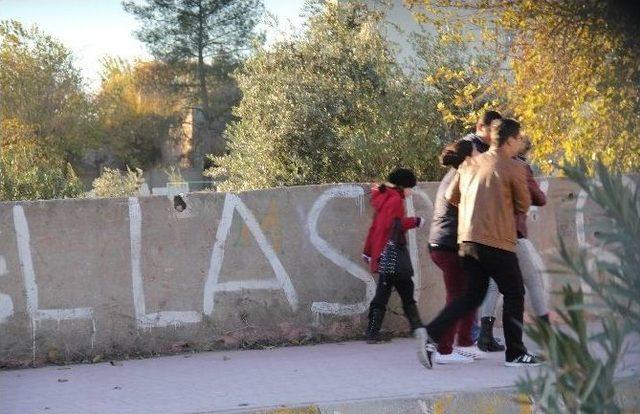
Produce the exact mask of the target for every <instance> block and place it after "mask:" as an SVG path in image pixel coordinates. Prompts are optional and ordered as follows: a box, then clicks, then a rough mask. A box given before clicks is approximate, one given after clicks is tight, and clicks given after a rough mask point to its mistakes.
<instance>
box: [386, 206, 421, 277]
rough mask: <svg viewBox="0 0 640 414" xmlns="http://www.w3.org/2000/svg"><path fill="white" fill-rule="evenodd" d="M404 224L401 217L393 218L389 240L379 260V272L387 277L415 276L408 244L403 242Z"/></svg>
mask: <svg viewBox="0 0 640 414" xmlns="http://www.w3.org/2000/svg"><path fill="white" fill-rule="evenodd" d="M402 239H403V237H402V224H401V222H400V219H399V218H395V219H394V220H393V225H392V226H391V234H390V235H389V240H388V241H387V244H386V245H385V246H384V249H383V250H382V254H381V255H380V260H379V262H378V272H379V273H380V274H384V275H385V276H386V277H387V278H394V277H405V278H410V277H411V276H413V266H412V265H411V257H410V256H409V251H408V250H407V246H406V244H405V243H401V242H402Z"/></svg>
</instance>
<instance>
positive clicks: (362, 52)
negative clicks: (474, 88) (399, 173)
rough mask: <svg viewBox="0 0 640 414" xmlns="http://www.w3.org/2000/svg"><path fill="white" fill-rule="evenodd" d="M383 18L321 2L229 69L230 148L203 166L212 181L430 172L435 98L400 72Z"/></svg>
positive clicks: (285, 181)
mask: <svg viewBox="0 0 640 414" xmlns="http://www.w3.org/2000/svg"><path fill="white" fill-rule="evenodd" d="M382 21H383V15H382V14H381V13H379V12H373V11H370V10H369V9H368V8H367V7H366V6H364V5H363V4H361V3H358V2H335V3H333V2H327V3H325V4H324V5H323V6H320V8H319V10H316V13H314V14H312V15H311V17H310V19H309V22H308V26H307V27H306V28H305V31H304V32H303V33H302V34H300V35H298V36H294V37H293V38H291V39H288V40H285V41H282V42H279V43H276V44H275V45H273V46H272V47H271V48H269V49H264V48H263V49H260V50H259V51H258V52H257V53H256V54H255V56H252V57H251V58H250V59H249V60H248V61H247V62H246V63H245V64H244V65H243V67H242V68H241V69H240V70H238V71H237V72H236V79H237V81H238V85H239V87H240V90H241V92H242V94H243V99H242V101H241V102H240V104H239V105H238V106H237V107H236V109H235V111H234V114H235V115H236V116H237V117H238V119H239V121H237V122H235V123H233V124H231V125H230V126H229V127H228V129H227V138H228V141H229V150H230V154H229V155H228V156H225V157H218V158H215V159H214V162H215V163H216V164H217V167H216V168H213V169H211V170H209V171H208V173H209V175H211V176H213V177H217V178H218V179H221V178H226V181H225V182H223V183H222V184H221V186H220V188H221V189H223V190H246V189H255V188H265V187H273V186H280V185H297V184H311V183H325V182H352V181H366V180H371V179H374V178H380V177H382V176H383V175H384V174H386V173H387V172H388V171H389V170H390V169H392V168H393V167H396V166H398V165H404V166H406V167H409V168H413V169H414V170H416V172H417V174H418V176H419V178H421V179H435V178H438V177H439V174H440V171H439V169H438V167H437V165H436V161H435V159H436V153H437V151H438V150H439V146H440V141H439V137H440V136H441V134H442V122H441V117H440V115H439V113H438V112H437V110H436V106H435V105H436V101H435V99H434V98H433V96H432V95H430V94H428V93H426V91H425V88H424V86H423V85H421V84H419V83H416V82H413V81H412V80H411V79H410V78H409V77H407V76H405V75H404V74H403V73H402V71H401V70H400V67H399V65H398V64H397V62H396V61H395V59H394V55H393V53H392V50H391V49H390V47H389V45H388V44H387V42H386V41H385V39H384V37H383V36H382V35H381V34H380V32H379V30H378V28H379V25H381V24H382Z"/></svg>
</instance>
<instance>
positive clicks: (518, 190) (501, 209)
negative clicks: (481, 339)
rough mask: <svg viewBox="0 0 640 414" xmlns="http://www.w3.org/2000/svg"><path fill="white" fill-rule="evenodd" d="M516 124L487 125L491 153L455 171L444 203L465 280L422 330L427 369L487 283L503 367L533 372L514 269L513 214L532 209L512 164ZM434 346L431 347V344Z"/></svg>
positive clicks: (520, 170)
mask: <svg viewBox="0 0 640 414" xmlns="http://www.w3.org/2000/svg"><path fill="white" fill-rule="evenodd" d="M520 141H521V135H520V124H519V123H518V122H517V121H515V120H513V119H503V120H494V121H493V122H492V123H491V148H490V150H489V151H487V152H485V153H483V154H480V155H478V156H476V157H470V158H467V160H466V161H464V162H463V163H462V164H461V165H460V166H459V167H458V171H457V173H456V175H455V176H454V178H453V180H452V182H451V184H450V185H449V188H448V189H447V191H446V193H445V197H446V199H447V200H448V201H449V202H450V203H451V204H453V205H457V206H458V239H457V241H458V244H459V246H460V247H459V255H460V257H461V262H462V268H463V269H464V270H465V272H466V274H467V281H468V285H467V290H466V292H465V294H464V296H462V297H459V298H458V299H455V300H453V301H452V302H450V303H449V304H447V305H446V306H445V308H444V309H443V310H442V311H441V312H440V313H439V314H438V316H436V318H435V319H434V320H433V321H431V323H429V324H428V325H427V326H426V329H427V335H428V337H427V344H426V348H425V351H426V352H425V354H426V358H427V360H426V361H425V362H426V366H428V367H430V366H432V363H433V358H434V356H435V353H436V351H437V349H436V343H437V342H439V341H440V340H441V338H442V335H443V334H444V333H445V332H446V330H447V329H449V327H450V326H452V325H453V324H454V323H457V321H458V320H459V319H460V318H461V317H463V316H464V315H466V314H468V313H469V312H471V311H473V310H475V309H477V308H478V306H479V305H480V304H481V303H482V300H483V299H484V296H485V294H486V292H487V287H488V285H489V280H490V278H491V279H493V280H495V281H496V283H497V284H498V288H499V289H500V291H501V292H502V294H503V295H504V305H503V313H502V315H503V316H502V320H503V324H504V334H505V342H506V351H505V359H506V361H505V365H506V366H510V367H511V366H536V365H539V364H540V362H539V360H538V358H537V357H536V356H534V355H530V354H529V353H528V351H527V348H526V347H525V345H524V343H523V342H522V318H523V312H524V286H523V284H522V274H521V273H520V267H519V266H518V259H517V257H516V254H515V250H516V225H515V220H514V218H513V213H514V211H515V212H519V213H526V212H527V210H528V209H529V206H530V205H531V195H530V193H529V189H528V188H527V181H526V172H525V169H524V166H523V165H522V163H521V162H519V161H517V160H514V159H513V157H515V156H516V155H517V154H518V151H519V150H520V146H521V142H520ZM434 341H435V342H434Z"/></svg>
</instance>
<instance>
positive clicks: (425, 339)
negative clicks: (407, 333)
mask: <svg viewBox="0 0 640 414" xmlns="http://www.w3.org/2000/svg"><path fill="white" fill-rule="evenodd" d="M414 335H415V337H416V338H417V339H418V360H420V363H421V364H422V366H424V367H425V368H427V369H431V368H433V356H434V355H435V353H436V343H435V342H433V340H432V339H431V338H430V337H429V334H427V330H426V329H425V328H418V329H416V330H415V331H414Z"/></svg>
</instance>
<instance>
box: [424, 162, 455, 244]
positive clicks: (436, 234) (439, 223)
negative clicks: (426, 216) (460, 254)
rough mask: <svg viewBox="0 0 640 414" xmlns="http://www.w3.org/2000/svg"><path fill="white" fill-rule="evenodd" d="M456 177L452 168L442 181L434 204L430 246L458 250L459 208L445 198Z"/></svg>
mask: <svg viewBox="0 0 640 414" xmlns="http://www.w3.org/2000/svg"><path fill="white" fill-rule="evenodd" d="M455 175H456V170H455V169H453V168H451V169H450V170H449V172H448V173H447V174H446V175H445V176H444V178H443V179H442V181H440V186H439V187H438V193H437V194H436V201H435V203H434V204H433V220H432V221H431V230H430V232H429V244H438V245H440V246H443V247H448V248H451V249H456V247H457V245H458V208H457V207H456V206H454V205H452V204H449V202H448V201H447V200H446V199H445V198H444V194H445V192H446V191H447V188H448V187H449V184H450V183H451V181H452V180H453V177H454V176H455Z"/></svg>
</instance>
